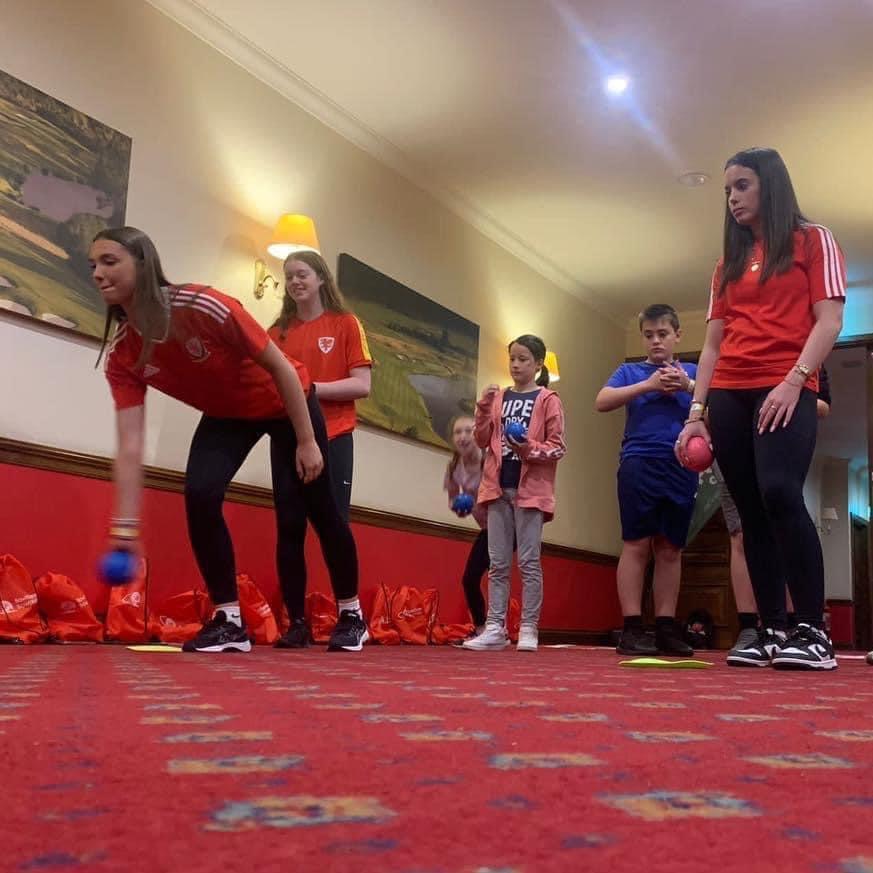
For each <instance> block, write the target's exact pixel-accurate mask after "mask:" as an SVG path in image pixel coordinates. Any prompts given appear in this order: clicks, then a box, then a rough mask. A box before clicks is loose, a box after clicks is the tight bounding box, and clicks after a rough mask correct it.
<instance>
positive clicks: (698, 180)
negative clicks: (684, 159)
mask: <svg viewBox="0 0 873 873" xmlns="http://www.w3.org/2000/svg"><path fill="white" fill-rule="evenodd" d="M709 179H710V177H709V174H708V173H700V172H697V171H693V172H690V173H683V174H682V175H681V176H678V177H677V179H676V181H677V182H678V183H679V184H680V185H684V186H685V187H686V188H699V187H700V186H701V185H705V184H706V183H707V182H708V181H709Z"/></svg>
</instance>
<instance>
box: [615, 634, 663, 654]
mask: <svg viewBox="0 0 873 873" xmlns="http://www.w3.org/2000/svg"><path fill="white" fill-rule="evenodd" d="M615 651H616V652H618V654H619V655H657V654H658V647H657V646H656V645H655V640H654V639H653V637H652V635H651V634H648V633H646V632H645V631H643V630H633V629H630V630H623V631H622V632H621V637H620V638H619V640H618V645H617V646H616V647H615Z"/></svg>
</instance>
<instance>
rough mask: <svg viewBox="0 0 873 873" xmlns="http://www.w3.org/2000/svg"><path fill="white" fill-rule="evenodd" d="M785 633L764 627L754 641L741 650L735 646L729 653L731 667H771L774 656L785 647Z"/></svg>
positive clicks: (728, 658) (728, 661) (728, 660)
mask: <svg viewBox="0 0 873 873" xmlns="http://www.w3.org/2000/svg"><path fill="white" fill-rule="evenodd" d="M785 638H786V634H785V631H781V630H773V628H769V627H762V628H761V629H760V630H759V631H758V633H757V634H756V635H755V639H754V641H752V642H750V643H748V644H747V645H746V646H744V647H742V648H740V647H739V646H738V645H737V646H734V648H732V649H731V650H730V652H728V656H727V663H728V666H729V667H769V666H770V664H771V663H772V661H773V657H774V655H775V654H776V653H777V652H778V651H779V649H780V647H781V646H784V645H785Z"/></svg>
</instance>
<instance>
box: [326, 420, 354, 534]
mask: <svg viewBox="0 0 873 873" xmlns="http://www.w3.org/2000/svg"><path fill="white" fill-rule="evenodd" d="M327 450H328V452H329V454H330V487H331V488H332V489H333V499H334V500H335V501H336V505H337V509H339V511H340V515H341V516H342V517H343V519H345V521H347V522H348V520H349V507H350V506H351V505H352V471H353V470H354V467H355V442H354V437H353V436H352V435H351V433H341V434H340V435H339V436H336V437H334V438H333V439H332V440H331V441H330V443H328V447H327Z"/></svg>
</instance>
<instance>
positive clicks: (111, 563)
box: [100, 549, 136, 585]
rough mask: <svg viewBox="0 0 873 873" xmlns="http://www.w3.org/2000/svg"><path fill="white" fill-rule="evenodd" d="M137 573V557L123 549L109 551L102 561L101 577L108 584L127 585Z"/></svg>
mask: <svg viewBox="0 0 873 873" xmlns="http://www.w3.org/2000/svg"><path fill="white" fill-rule="evenodd" d="M135 575H136V558H135V557H134V555H133V554H131V553H130V552H126V551H124V550H123V549H115V551H112V552H108V553H107V554H106V555H104V556H103V559H102V560H101V561H100V578H101V579H102V580H103V581H104V582H105V583H106V584H107V585H126V584H127V583H128V582H132V581H133V577H134V576H135Z"/></svg>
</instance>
